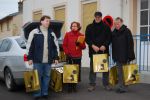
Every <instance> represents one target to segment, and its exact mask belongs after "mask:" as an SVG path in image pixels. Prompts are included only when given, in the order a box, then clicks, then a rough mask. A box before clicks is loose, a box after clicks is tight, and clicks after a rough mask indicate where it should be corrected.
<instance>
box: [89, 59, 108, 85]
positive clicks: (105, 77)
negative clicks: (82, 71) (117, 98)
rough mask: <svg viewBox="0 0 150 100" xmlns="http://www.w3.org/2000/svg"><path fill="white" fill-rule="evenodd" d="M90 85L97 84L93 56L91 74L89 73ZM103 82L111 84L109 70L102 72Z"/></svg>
mask: <svg viewBox="0 0 150 100" xmlns="http://www.w3.org/2000/svg"><path fill="white" fill-rule="evenodd" d="M89 81H90V83H89V84H90V85H92V86H95V85H96V73H94V71H93V57H90V74H89ZM102 83H103V86H104V87H105V86H108V85H109V72H105V73H102Z"/></svg>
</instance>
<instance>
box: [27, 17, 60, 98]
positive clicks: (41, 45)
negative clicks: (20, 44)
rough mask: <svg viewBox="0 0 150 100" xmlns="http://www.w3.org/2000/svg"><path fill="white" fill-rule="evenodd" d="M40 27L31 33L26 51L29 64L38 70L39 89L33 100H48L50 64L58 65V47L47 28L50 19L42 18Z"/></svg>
mask: <svg viewBox="0 0 150 100" xmlns="http://www.w3.org/2000/svg"><path fill="white" fill-rule="evenodd" d="M40 23H41V25H40V27H39V28H37V29H34V30H33V31H31V33H30V35H29V38H28V42H27V49H29V53H28V59H29V64H30V65H31V64H32V63H33V65H34V69H37V70H38V73H39V80H40V85H41V89H40V90H39V91H37V92H35V93H34V97H35V99H36V100H37V99H39V98H41V97H44V98H48V87H49V81H50V69H51V64H52V63H53V62H55V63H56V64H57V63H58V55H59V47H58V41H57V38H56V36H55V34H54V32H52V30H51V29H50V28H49V25H50V17H49V16H43V17H41V20H40Z"/></svg>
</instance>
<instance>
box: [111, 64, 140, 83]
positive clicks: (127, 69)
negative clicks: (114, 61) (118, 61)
mask: <svg viewBox="0 0 150 100" xmlns="http://www.w3.org/2000/svg"><path fill="white" fill-rule="evenodd" d="M117 73H118V72H117V67H116V66H114V67H112V68H111V69H110V72H109V83H110V84H111V85H112V86H114V85H116V84H117V81H118V77H117ZM123 76H124V83H125V85H131V84H135V83H139V81H140V75H139V71H138V65H136V64H127V65H124V66H123Z"/></svg>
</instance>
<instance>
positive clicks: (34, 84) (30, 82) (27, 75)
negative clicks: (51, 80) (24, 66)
mask: <svg viewBox="0 0 150 100" xmlns="http://www.w3.org/2000/svg"><path fill="white" fill-rule="evenodd" d="M24 82H25V87H26V92H33V91H38V90H40V83H39V77H38V72H37V70H32V71H26V72H24Z"/></svg>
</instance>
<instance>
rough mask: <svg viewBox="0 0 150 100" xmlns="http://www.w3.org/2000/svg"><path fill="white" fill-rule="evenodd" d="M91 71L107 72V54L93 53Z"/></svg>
mask: <svg viewBox="0 0 150 100" xmlns="http://www.w3.org/2000/svg"><path fill="white" fill-rule="evenodd" d="M93 71H94V72H108V55H107V54H95V55H93Z"/></svg>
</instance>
